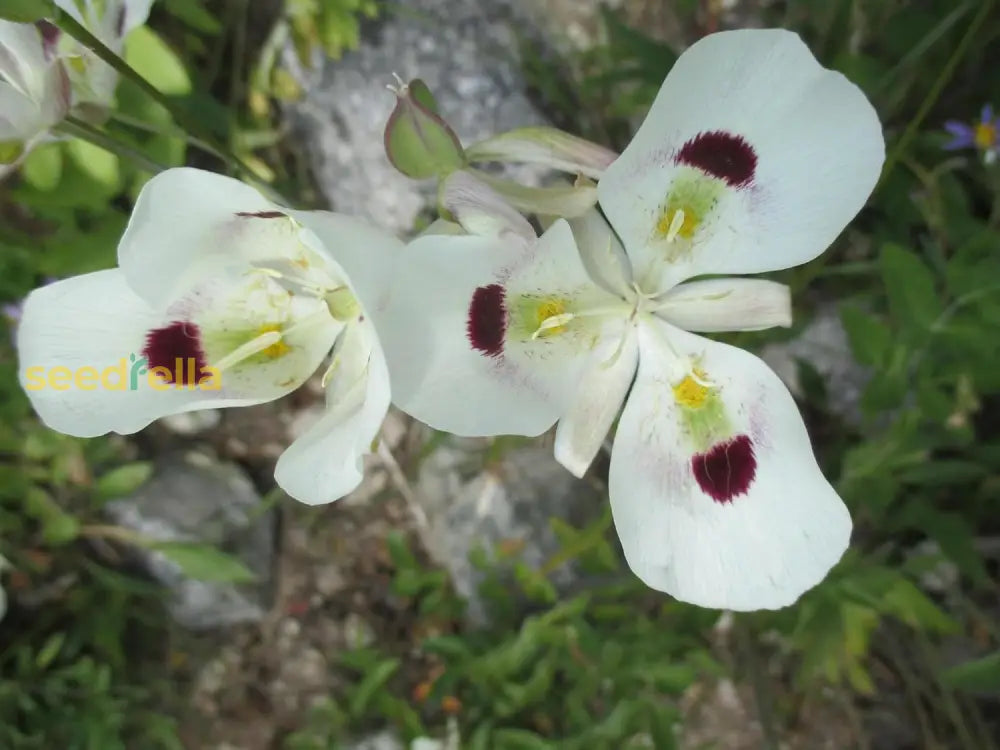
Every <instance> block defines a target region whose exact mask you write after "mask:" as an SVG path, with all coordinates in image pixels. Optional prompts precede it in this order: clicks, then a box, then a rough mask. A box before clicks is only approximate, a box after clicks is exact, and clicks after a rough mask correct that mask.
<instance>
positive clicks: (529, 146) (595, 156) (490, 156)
mask: <svg viewBox="0 0 1000 750" xmlns="http://www.w3.org/2000/svg"><path fill="white" fill-rule="evenodd" d="M465 155H466V157H468V158H469V159H470V160H471V161H498V162H521V163H525V164H541V165H543V166H546V167H551V168H552V169H559V170H562V171H564V172H569V173H571V174H582V175H585V176H587V177H592V178H594V179H595V180H596V179H598V178H599V177H600V176H601V175H602V174H603V173H604V170H605V169H607V168H608V165H609V164H611V162H613V161H614V160H615V158H616V157H617V154H615V152H614V151H609V150H608V149H606V148H604V147H603V146H600V145H598V144H596V143H591V142H590V141H587V140H584V139H583V138H579V137H577V136H575V135H570V134H569V133H564V132H563V131H561V130H557V129H556V128H550V127H528V128H516V129H515V130H510V131H508V132H506V133H501V134H500V135H497V136H493V137H492V138H487V139H486V140H485V141H480V142H479V143H474V144H472V145H471V146H469V147H468V148H467V149H466V150H465Z"/></svg>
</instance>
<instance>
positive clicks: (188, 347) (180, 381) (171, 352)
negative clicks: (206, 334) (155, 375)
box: [142, 320, 208, 385]
mask: <svg viewBox="0 0 1000 750" xmlns="http://www.w3.org/2000/svg"><path fill="white" fill-rule="evenodd" d="M142 354H143V356H144V357H145V358H146V366H147V367H148V368H149V370H150V371H152V370H153V368H154V367H163V368H166V370H167V371H168V372H169V373H170V375H169V377H165V378H164V380H166V382H168V383H173V384H175V385H196V384H197V382H198V381H199V380H201V379H202V378H204V377H206V376H207V375H208V373H207V372H205V368H206V366H207V362H206V359H205V351H204V350H203V349H202V347H201V330H200V329H199V328H198V326H196V325H195V324H194V323H189V322H186V321H183V320H180V321H176V322H174V323H170V324H169V325H166V326H164V327H163V328H154V329H153V330H151V331H150V332H149V333H147V334H146V346H145V347H144V348H143V350H142ZM178 360H179V361H180V363H181V364H178ZM192 362H193V365H192V364H190V363H192ZM192 376H193V378H192Z"/></svg>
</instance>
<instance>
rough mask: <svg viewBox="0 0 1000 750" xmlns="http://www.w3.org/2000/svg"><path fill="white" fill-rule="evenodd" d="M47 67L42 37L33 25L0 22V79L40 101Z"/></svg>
mask: <svg viewBox="0 0 1000 750" xmlns="http://www.w3.org/2000/svg"><path fill="white" fill-rule="evenodd" d="M48 67H49V65H48V62H47V61H46V59H45V47H44V46H43V44H42V36H41V34H40V33H39V31H38V29H37V28H36V27H35V25H34V24H30V23H12V22H11V21H4V20H0V79H7V81H8V82H9V83H10V84H11V85H12V86H14V87H15V88H17V89H18V90H20V91H21V93H22V94H24V95H25V96H28V97H30V98H31V99H34V100H35V101H40V100H41V99H42V98H43V94H44V91H45V84H44V77H45V72H46V70H47V69H48Z"/></svg>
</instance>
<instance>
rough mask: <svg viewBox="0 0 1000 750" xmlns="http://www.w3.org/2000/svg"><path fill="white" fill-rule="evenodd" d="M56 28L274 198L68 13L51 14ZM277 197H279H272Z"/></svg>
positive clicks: (235, 158) (229, 152)
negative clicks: (143, 93)
mask: <svg viewBox="0 0 1000 750" xmlns="http://www.w3.org/2000/svg"><path fill="white" fill-rule="evenodd" d="M55 23H56V25H57V26H58V27H59V28H60V29H61V30H62V31H64V32H66V33H67V34H69V35H70V36H71V37H73V38H74V39H76V40H77V41H78V42H80V43H81V44H82V45H84V46H85V47H87V49H89V50H91V51H92V52H93V53H94V54H95V55H97V56H98V57H99V58H100V59H101V60H103V61H104V62H105V63H107V64H108V65H110V66H111V67H112V68H113V69H114V70H115V71H116V72H118V73H119V74H120V75H121V76H122V77H123V78H126V79H128V80H130V81H132V82H133V83H134V84H135V85H136V86H138V87H139V88H140V89H142V91H143V92H145V93H146V94H147V95H148V96H149V97H150V98H151V99H153V101H155V102H156V103H157V104H159V105H160V106H161V107H163V108H164V109H165V110H166V111H167V112H168V113H169V114H170V116H171V117H172V118H173V119H174V122H176V123H177V124H178V125H179V126H181V127H182V128H184V130H185V131H187V132H188V133H193V134H195V135H196V137H197V138H198V140H199V142H200V144H201V145H202V147H203V148H204V149H205V150H208V151H209V152H210V153H212V154H214V155H215V156H216V157H218V158H219V159H222V160H223V161H225V162H226V163H227V164H229V165H230V167H232V168H233V169H234V170H235V171H237V172H238V173H240V174H241V176H242V177H244V178H246V179H247V180H248V181H251V182H253V183H255V187H258V188H261V189H263V190H266V191H267V192H268V193H269V194H270V195H272V196H273V195H275V194H274V191H273V190H272V189H271V188H270V187H269V186H268V185H266V184H265V183H264V182H262V181H261V179H260V178H259V177H258V176H257V174H256V173H255V172H254V171H253V169H251V168H250V166H249V165H247V164H246V163H245V162H244V161H243V160H242V159H241V158H240V157H239V156H237V155H236V154H235V153H234V152H233V151H232V149H230V148H229V147H228V146H227V145H226V144H224V143H222V142H221V141H220V140H218V139H217V138H215V137H214V136H213V135H211V134H210V133H208V132H207V131H206V130H204V129H203V128H202V127H201V126H200V125H199V124H198V123H197V122H196V121H195V120H194V119H193V118H191V117H190V116H189V115H188V113H187V112H185V111H184V110H183V109H182V108H180V107H178V106H177V105H176V104H175V103H174V102H173V101H171V99H170V98H169V97H167V96H166V95H165V94H163V92H161V91H160V90H159V89H157V88H156V87H155V86H153V84H151V83H150V82H149V81H147V80H146V79H145V78H143V76H142V75H140V74H139V73H138V71H136V70H135V68H133V67H132V66H131V65H129V64H128V63H127V62H125V60H123V59H122V58H121V57H120V56H119V55H117V54H115V52H114V51H113V50H111V49H110V48H109V47H108V46H107V45H106V44H104V42H102V41H101V40H100V39H98V38H97V37H96V36H94V35H93V34H92V33H91V32H90V31H89V30H88V29H87V28H86V27H85V26H84V25H83V24H82V23H80V22H79V21H77V20H76V19H75V18H73V16H71V15H70V14H69V13H67V12H65V11H63V10H58V9H57V11H56V14H55ZM275 197H280V196H275Z"/></svg>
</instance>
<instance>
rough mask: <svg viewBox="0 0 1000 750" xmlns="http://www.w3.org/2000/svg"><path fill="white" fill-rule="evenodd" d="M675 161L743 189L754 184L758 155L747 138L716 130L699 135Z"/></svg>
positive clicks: (685, 145)
mask: <svg viewBox="0 0 1000 750" xmlns="http://www.w3.org/2000/svg"><path fill="white" fill-rule="evenodd" d="M674 162H676V163H677V164H687V165H688V166H690V167H694V168H696V169H700V170H701V171H702V172H707V173H708V174H710V175H712V176H713V177H718V178H719V179H720V180H725V182H726V184H728V185H729V186H730V187H736V188H741V187H746V186H747V185H749V184H750V183H751V182H752V181H753V176H754V172H755V171H756V169H757V154H756V152H755V151H754V150H753V146H751V145H750V144H749V143H748V142H747V140H746V139H745V138H744V137H743V136H741V135H733V134H732V133H726V132H724V131H722V130H713V131H712V132H710V133H698V135H696V136H695V137H694V138H692V139H691V140H689V141H688V142H687V143H685V144H684V145H683V146H681V149H680V151H678V152H677V155H676V156H674Z"/></svg>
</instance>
